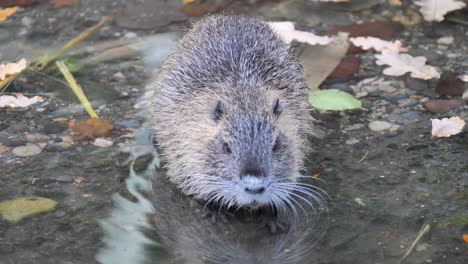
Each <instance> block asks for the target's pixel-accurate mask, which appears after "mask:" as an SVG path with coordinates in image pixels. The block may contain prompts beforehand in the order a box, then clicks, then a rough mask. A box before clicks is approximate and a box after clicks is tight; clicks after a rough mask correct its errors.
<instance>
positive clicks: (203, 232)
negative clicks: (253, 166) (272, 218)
mask: <svg viewBox="0 0 468 264" xmlns="http://www.w3.org/2000/svg"><path fill="white" fill-rule="evenodd" d="M130 154H131V156H130V163H131V164H130V175H129V177H128V178H127V180H126V185H127V189H128V192H129V193H130V194H131V195H132V196H133V197H134V198H135V199H134V200H136V202H131V201H129V200H127V199H125V198H123V197H122V196H121V195H119V194H117V195H115V197H114V201H115V204H116V207H115V208H114V210H113V211H112V212H111V214H110V216H109V218H107V219H106V220H104V221H102V227H103V229H104V231H105V236H104V239H103V240H104V243H105V245H106V246H105V248H104V249H102V250H101V251H100V252H99V254H98V255H97V259H98V261H99V262H100V263H174V261H176V262H177V263H239V264H240V263H243V264H247V263H314V261H311V260H307V261H306V256H307V255H308V253H310V251H311V248H312V246H313V245H314V243H315V242H316V241H317V239H318V238H319V236H320V235H321V234H322V233H323V231H324V230H325V226H326V221H327V217H326V213H314V212H313V210H311V209H309V210H307V207H306V205H304V204H303V205H301V206H302V207H304V210H298V217H290V218H289V219H283V220H285V221H288V222H290V223H291V228H290V229H289V231H287V232H284V233H278V234H276V235H273V234H271V233H270V232H269V231H268V229H267V228H265V226H264V222H263V221H262V220H263V218H266V219H267V220H268V216H262V215H260V216H258V215H257V216H254V215H251V214H245V213H236V214H235V215H234V216H231V217H229V218H228V221H227V222H223V221H216V222H213V221H211V220H210V219H204V218H202V217H201V212H200V211H201V210H202V209H203V205H201V204H199V203H197V202H195V201H193V200H192V199H191V198H190V197H187V196H185V195H183V194H181V193H180V192H178V191H177V189H175V186H174V185H173V184H171V183H169V182H168V181H167V180H166V179H165V177H164V172H163V171H162V170H156V171H155V170H154V168H156V167H157V166H158V165H159V160H158V157H157V153H156V151H155V149H154V148H153V147H152V141H151V136H150V131H149V129H148V127H147V125H145V126H143V128H142V129H140V131H139V132H138V133H137V135H136V144H135V145H134V146H133V147H132V149H131V152H130ZM147 154H152V156H153V159H152V160H151V161H150V162H149V165H148V166H147V168H146V170H144V171H143V172H142V173H140V174H137V173H135V171H134V170H133V164H134V162H135V160H136V159H137V158H138V157H141V156H144V155H147Z"/></svg>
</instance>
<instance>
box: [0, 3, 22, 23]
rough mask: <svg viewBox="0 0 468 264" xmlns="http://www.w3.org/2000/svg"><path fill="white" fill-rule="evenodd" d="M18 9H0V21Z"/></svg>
mask: <svg viewBox="0 0 468 264" xmlns="http://www.w3.org/2000/svg"><path fill="white" fill-rule="evenodd" d="M16 11H18V7H17V6H15V7H9V8H5V9H3V10H0V21H5V20H6V19H7V18H8V17H9V16H11V15H13V14H14V13H16Z"/></svg>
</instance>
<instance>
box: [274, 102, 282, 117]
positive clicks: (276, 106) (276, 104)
mask: <svg viewBox="0 0 468 264" xmlns="http://www.w3.org/2000/svg"><path fill="white" fill-rule="evenodd" d="M280 113H281V107H280V102H279V98H277V99H275V100H274V101H273V114H275V115H279V114H280Z"/></svg>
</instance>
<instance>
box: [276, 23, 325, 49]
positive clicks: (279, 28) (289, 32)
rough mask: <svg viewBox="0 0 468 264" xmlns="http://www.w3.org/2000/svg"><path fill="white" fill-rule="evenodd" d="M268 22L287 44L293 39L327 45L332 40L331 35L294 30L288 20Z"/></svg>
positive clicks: (311, 43)
mask: <svg viewBox="0 0 468 264" xmlns="http://www.w3.org/2000/svg"><path fill="white" fill-rule="evenodd" d="M268 24H269V25H270V27H271V28H272V29H273V31H274V32H275V33H276V34H278V35H279V36H280V37H281V38H282V39H283V40H284V41H285V42H286V43H288V44H290V43H291V42H293V41H294V40H296V41H298V42H302V43H307V44H310V45H327V44H329V43H331V42H332V41H333V38H331V37H327V36H318V35H315V34H312V33H310V32H306V31H299V30H296V29H295V28H294V24H293V23H292V22H289V21H285V22H268Z"/></svg>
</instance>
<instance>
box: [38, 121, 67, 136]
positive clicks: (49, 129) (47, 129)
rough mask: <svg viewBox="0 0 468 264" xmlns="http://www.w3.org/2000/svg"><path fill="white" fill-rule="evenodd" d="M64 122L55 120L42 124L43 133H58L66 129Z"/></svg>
mask: <svg viewBox="0 0 468 264" xmlns="http://www.w3.org/2000/svg"><path fill="white" fill-rule="evenodd" d="M67 127H68V126H67V125H66V124H61V123H57V122H49V123H46V124H45V125H44V130H43V131H44V133H46V134H59V133H61V132H63V131H64V130H65V129H67Z"/></svg>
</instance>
